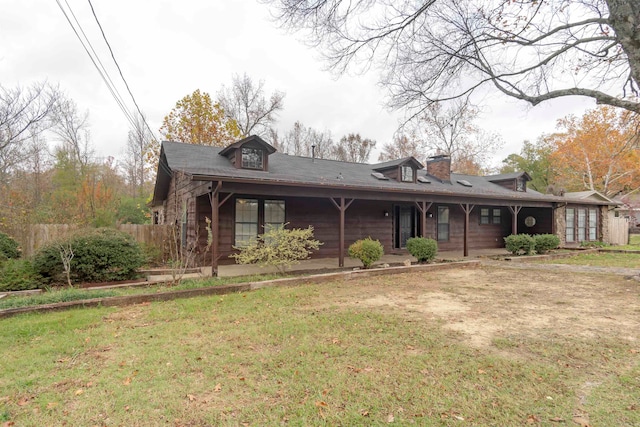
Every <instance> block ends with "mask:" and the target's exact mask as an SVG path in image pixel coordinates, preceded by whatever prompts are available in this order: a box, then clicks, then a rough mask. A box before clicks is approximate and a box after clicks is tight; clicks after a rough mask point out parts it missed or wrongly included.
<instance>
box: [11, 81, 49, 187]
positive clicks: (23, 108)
mask: <svg viewBox="0 0 640 427" xmlns="http://www.w3.org/2000/svg"><path fill="white" fill-rule="evenodd" d="M59 97H60V93H59V92H58V89H57V88H55V87H52V86H50V85H49V84H48V83H46V82H43V83H35V84H34V85H32V86H31V87H29V88H27V89H23V88H20V87H16V88H14V89H7V88H5V87H3V86H2V85H0V175H3V176H4V175H5V174H6V173H7V172H8V171H9V170H10V169H11V168H12V167H13V166H15V165H16V164H17V163H19V162H20V161H22V160H23V159H24V158H25V156H27V152H28V150H26V149H25V147H24V144H25V142H27V141H29V140H31V139H33V138H35V137H37V136H38V135H39V134H41V133H42V132H44V131H45V130H47V129H49V128H50V127H51V126H52V125H53V123H54V121H53V119H54V115H53V113H54V112H55V111H56V108H57V106H58V101H59Z"/></svg>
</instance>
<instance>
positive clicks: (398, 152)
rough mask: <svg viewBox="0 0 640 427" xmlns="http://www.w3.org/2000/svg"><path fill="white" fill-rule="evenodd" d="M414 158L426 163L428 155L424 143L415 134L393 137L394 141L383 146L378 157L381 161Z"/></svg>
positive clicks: (402, 134)
mask: <svg viewBox="0 0 640 427" xmlns="http://www.w3.org/2000/svg"><path fill="white" fill-rule="evenodd" d="M409 156H413V157H414V158H416V159H417V160H419V161H424V158H425V157H426V153H425V152H424V150H423V147H422V143H421V141H419V140H418V139H417V138H416V135H415V134H414V133H413V132H410V133H409V134H405V133H397V134H396V135H394V136H393V141H392V142H390V143H387V144H384V145H383V146H382V151H381V152H380V155H379V156H378V160H379V161H381V162H382V161H386V160H395V159H402V158H404V157H409Z"/></svg>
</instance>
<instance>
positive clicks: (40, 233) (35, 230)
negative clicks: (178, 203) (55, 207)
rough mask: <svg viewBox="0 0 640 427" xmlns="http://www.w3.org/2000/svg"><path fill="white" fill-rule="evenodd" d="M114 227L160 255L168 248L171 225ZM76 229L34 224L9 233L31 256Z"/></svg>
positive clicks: (70, 225) (23, 251)
mask: <svg viewBox="0 0 640 427" xmlns="http://www.w3.org/2000/svg"><path fill="white" fill-rule="evenodd" d="M116 228H117V229H118V230H120V231H124V232H125V233H128V234H130V235H131V236H133V238H134V239H136V241H137V242H138V243H142V244H144V245H146V246H150V247H155V248H157V250H158V251H159V252H160V253H161V254H162V255H164V254H165V253H166V252H167V250H168V249H167V247H168V242H169V238H170V236H171V226H168V225H148V224H120V225H119V226H117V227H116ZM78 229H79V227H78V226H77V225H75V224H34V225H31V226H29V227H28V229H26V230H22V231H18V230H15V232H13V233H12V232H10V234H11V237H13V238H14V239H16V241H17V242H18V243H19V244H20V247H21V248H22V255H23V256H31V255H33V254H34V253H35V252H36V251H37V250H38V249H39V248H41V247H43V246H44V245H46V244H47V243H49V242H52V241H55V240H58V239H62V238H64V237H66V236H69V235H70V234H72V233H73V232H75V231H77V230H78Z"/></svg>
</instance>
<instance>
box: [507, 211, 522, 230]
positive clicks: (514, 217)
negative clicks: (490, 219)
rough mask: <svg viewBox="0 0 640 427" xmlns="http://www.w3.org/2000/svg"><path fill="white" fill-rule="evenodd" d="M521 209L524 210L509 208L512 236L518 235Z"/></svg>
mask: <svg viewBox="0 0 640 427" xmlns="http://www.w3.org/2000/svg"><path fill="white" fill-rule="evenodd" d="M520 209H522V206H518V205H514V206H509V211H511V234H518V214H519V213H520Z"/></svg>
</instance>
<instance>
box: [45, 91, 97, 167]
mask: <svg viewBox="0 0 640 427" xmlns="http://www.w3.org/2000/svg"><path fill="white" fill-rule="evenodd" d="M52 131H53V132H54V133H55V134H56V135H57V136H58V138H59V140H60V142H61V143H62V147H63V149H64V150H65V151H66V152H68V153H69V154H71V156H72V158H73V161H74V162H75V163H76V164H77V165H78V166H79V167H80V172H81V174H83V175H84V173H85V172H86V169H87V167H88V166H89V165H90V163H91V160H92V157H93V155H94V150H93V148H92V147H91V133H90V132H89V112H88V111H87V112H84V113H80V112H79V111H78V106H77V105H76V103H75V102H74V101H73V100H71V99H64V100H62V101H61V102H60V105H59V108H58V109H57V112H56V123H55V126H54V127H53V128H52Z"/></svg>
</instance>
